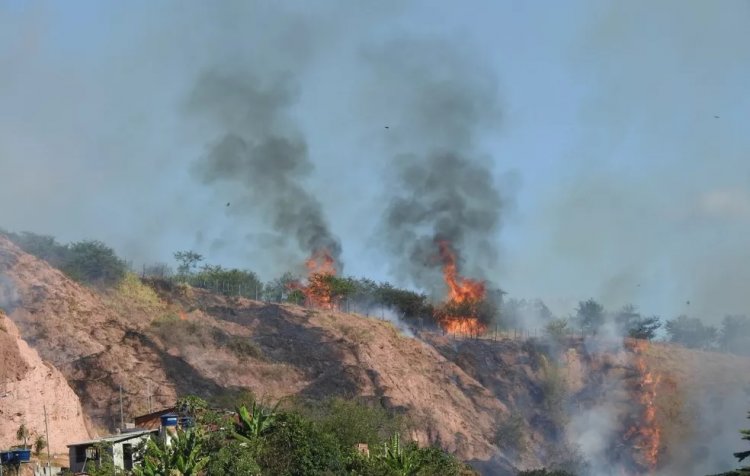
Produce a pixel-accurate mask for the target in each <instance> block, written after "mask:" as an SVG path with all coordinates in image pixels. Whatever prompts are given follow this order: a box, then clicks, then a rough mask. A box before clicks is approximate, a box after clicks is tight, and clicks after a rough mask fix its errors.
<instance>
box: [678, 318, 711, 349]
mask: <svg viewBox="0 0 750 476" xmlns="http://www.w3.org/2000/svg"><path fill="white" fill-rule="evenodd" d="M665 328H666V331H667V334H668V335H669V340H670V341H671V342H674V343H676V344H681V345H684V346H685V347H689V348H692V349H710V348H712V347H713V346H714V345H715V342H716V338H717V335H718V331H717V330H716V328H715V327H712V326H707V325H705V324H704V323H703V322H702V321H701V320H700V319H699V318H697V317H688V316H684V315H683V316H679V317H678V318H676V319H674V320H671V321H667V324H666V326H665Z"/></svg>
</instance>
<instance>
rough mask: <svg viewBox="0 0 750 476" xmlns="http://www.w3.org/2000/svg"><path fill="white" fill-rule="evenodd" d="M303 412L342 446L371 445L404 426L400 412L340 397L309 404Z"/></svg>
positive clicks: (345, 447) (348, 447)
mask: <svg viewBox="0 0 750 476" xmlns="http://www.w3.org/2000/svg"><path fill="white" fill-rule="evenodd" d="M303 412H305V414H306V415H307V416H309V417H310V418H311V419H312V420H314V421H316V422H318V424H319V425H320V428H321V429H322V430H323V431H326V432H328V433H331V434H334V435H336V439H337V440H338V442H339V445H340V446H341V448H342V449H351V448H354V447H355V446H356V445H357V444H358V443H367V444H368V445H369V446H370V447H374V446H376V445H377V444H378V443H379V442H380V441H382V440H383V439H385V438H386V437H388V435H390V434H392V433H397V432H400V431H402V430H403V429H404V420H403V418H402V417H401V416H399V415H396V414H394V413H392V412H389V411H387V410H386V409H384V408H382V407H375V406H369V405H366V404H364V403H360V402H357V401H353V400H344V399H342V398H333V399H329V400H326V401H325V402H322V403H319V404H317V405H313V406H308V407H307V408H305V409H303Z"/></svg>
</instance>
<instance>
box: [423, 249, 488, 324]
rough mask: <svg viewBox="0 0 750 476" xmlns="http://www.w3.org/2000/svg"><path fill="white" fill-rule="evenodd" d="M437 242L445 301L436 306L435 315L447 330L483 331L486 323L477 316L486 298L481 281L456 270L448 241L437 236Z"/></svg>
mask: <svg viewBox="0 0 750 476" xmlns="http://www.w3.org/2000/svg"><path fill="white" fill-rule="evenodd" d="M437 245H438V250H439V253H440V261H441V263H442V267H443V279H444V280H445V284H446V285H447V287H448V296H447V300H446V302H445V303H444V304H443V305H442V306H441V307H439V308H438V309H437V310H436V315H435V319H436V320H437V322H438V323H439V324H440V326H441V327H442V328H443V330H445V331H446V332H450V333H454V334H465V335H479V334H484V333H485V332H486V331H487V324H486V323H485V322H483V320H482V319H481V317H480V314H481V307H482V306H483V305H484V304H485V298H486V287H485V283H484V281H479V280H475V279H470V278H465V277H463V276H461V275H460V274H459V273H458V266H457V264H456V253H455V251H453V249H452V247H451V244H450V242H448V241H447V240H437Z"/></svg>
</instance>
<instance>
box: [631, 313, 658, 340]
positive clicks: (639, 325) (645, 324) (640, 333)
mask: <svg viewBox="0 0 750 476" xmlns="http://www.w3.org/2000/svg"><path fill="white" fill-rule="evenodd" d="M660 327H661V319H660V318H659V317H658V316H651V317H642V318H641V319H640V320H638V321H636V322H634V323H633V324H632V326H631V327H630V328H629V329H628V336H629V337H632V338H633V339H644V340H652V339H653V338H654V337H656V331H657V330H659V328H660Z"/></svg>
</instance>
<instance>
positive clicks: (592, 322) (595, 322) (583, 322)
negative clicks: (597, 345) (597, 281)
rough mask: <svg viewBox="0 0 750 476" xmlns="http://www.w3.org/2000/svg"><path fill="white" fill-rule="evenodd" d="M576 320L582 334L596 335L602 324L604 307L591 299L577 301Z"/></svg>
mask: <svg viewBox="0 0 750 476" xmlns="http://www.w3.org/2000/svg"><path fill="white" fill-rule="evenodd" d="M576 322H577V323H578V326H579V327H580V328H581V332H583V333H584V334H589V333H590V334H592V335H596V333H597V332H599V329H600V328H601V327H602V325H604V307H603V306H602V305H601V304H599V303H598V302H596V301H594V300H593V299H589V300H588V301H581V302H579V303H578V308H577V309H576Z"/></svg>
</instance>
